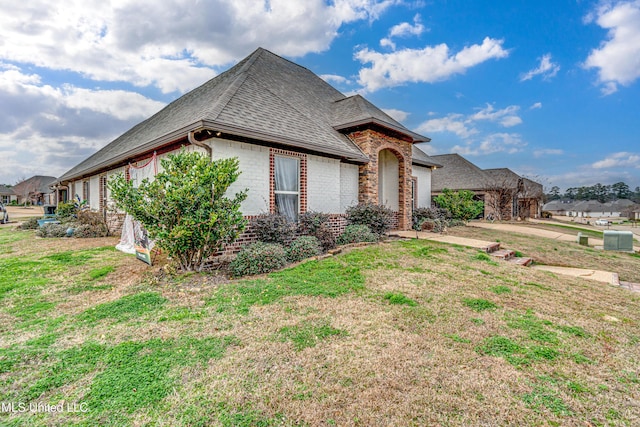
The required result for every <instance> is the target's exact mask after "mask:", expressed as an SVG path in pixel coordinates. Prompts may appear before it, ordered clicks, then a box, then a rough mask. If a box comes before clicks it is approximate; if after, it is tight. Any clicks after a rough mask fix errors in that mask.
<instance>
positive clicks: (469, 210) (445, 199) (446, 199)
mask: <svg viewBox="0 0 640 427" xmlns="http://www.w3.org/2000/svg"><path fill="white" fill-rule="evenodd" d="M474 196H475V193H474V192H473V191H469V190H460V191H452V190H450V189H448V188H445V189H444V190H442V194H440V195H438V196H436V197H434V199H433V200H434V201H435V202H436V204H437V205H438V207H440V208H443V209H447V210H448V211H449V212H450V213H451V216H452V217H453V218H455V219H461V220H463V221H469V220H470V219H473V218H475V217H477V216H478V215H480V214H481V213H482V212H483V211H484V203H483V202H482V201H481V200H474V199H473V197H474Z"/></svg>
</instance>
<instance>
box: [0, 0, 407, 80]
mask: <svg viewBox="0 0 640 427" xmlns="http://www.w3.org/2000/svg"><path fill="white" fill-rule="evenodd" d="M399 1H400V0H335V1H333V2H330V3H327V2H325V1H324V0H308V1H290V0H270V1H269V2H267V3H266V5H267V7H265V2H258V1H255V0H210V1H193V0H166V1H162V2H157V1H152V0H120V1H118V2H117V3H113V2H108V1H102V0H65V1H59V2H50V1H45V0H30V1H28V2H25V1H23V2H13V4H12V5H11V11H10V13H9V12H8V11H5V12H6V13H2V14H0V40H3V43H0V60H1V61H4V62H7V61H8V62H13V63H17V64H20V63H21V64H32V65H36V66H38V67H43V68H49V69H55V70H66V71H72V72H77V73H79V74H82V75H83V76H84V77H87V78H89V79H94V80H101V81H125V82H129V83H132V84H134V85H136V86H147V85H154V86H156V87H158V88H159V89H160V90H162V91H163V92H165V93H168V92H173V91H181V92H183V91H186V90H188V89H191V88H193V87H194V86H196V85H197V84H199V83H202V82H203V81H205V80H207V79H209V78H211V77H213V76H214V75H215V71H214V70H215V69H220V68H221V67H226V66H228V65H229V64H230V63H232V62H233V61H235V60H237V59H239V58H242V57H244V56H245V55H247V54H248V53H250V51H252V50H253V49H255V48H256V47H257V46H263V47H265V48H267V49H271V50H273V51H274V52H275V53H277V54H280V55H288V56H302V55H305V54H307V53H309V52H321V51H324V50H326V49H328V48H329V46H330V44H331V42H332V41H333V40H334V39H335V37H337V35H338V31H339V29H340V27H341V26H342V25H343V24H345V23H348V22H353V21H357V20H369V21H371V20H375V19H377V18H378V17H379V16H380V14H382V13H383V12H384V11H385V10H386V9H388V8H389V7H390V6H392V5H394V4H397V3H398V2H399ZM150 11H153V13H150ZM25 23H29V24H28V25H25Z"/></svg>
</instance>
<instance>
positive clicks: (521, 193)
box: [431, 154, 543, 220]
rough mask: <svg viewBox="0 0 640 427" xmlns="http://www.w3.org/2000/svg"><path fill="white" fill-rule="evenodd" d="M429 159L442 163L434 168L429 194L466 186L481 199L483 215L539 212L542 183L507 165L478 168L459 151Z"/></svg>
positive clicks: (526, 215) (509, 216)
mask: <svg viewBox="0 0 640 427" xmlns="http://www.w3.org/2000/svg"><path fill="white" fill-rule="evenodd" d="M431 159H432V160H433V161H435V162H436V163H439V164H441V165H442V166H443V168H442V169H440V168H438V169H437V170H434V172H433V174H432V178H431V179H432V181H431V191H432V196H434V197H435V196H438V195H440V194H442V191H443V190H444V189H445V188H448V189H450V190H453V191H459V190H469V191H473V192H474V193H475V197H476V199H478V200H482V201H483V202H484V213H483V217H485V218H486V217H489V216H493V217H494V218H496V219H504V220H511V219H514V218H518V217H519V218H529V217H534V218H537V217H539V216H540V214H541V206H542V196H543V191H542V185H541V184H538V183H537V182H534V181H531V180H529V179H527V178H523V177H521V176H519V175H518V174H516V173H514V172H513V171H511V170H510V169H507V168H500V169H486V170H483V169H480V168H479V167H478V166H476V165H475V164H473V163H471V162H470V161H469V160H467V159H465V158H464V157H462V156H461V155H459V154H441V155H436V156H431Z"/></svg>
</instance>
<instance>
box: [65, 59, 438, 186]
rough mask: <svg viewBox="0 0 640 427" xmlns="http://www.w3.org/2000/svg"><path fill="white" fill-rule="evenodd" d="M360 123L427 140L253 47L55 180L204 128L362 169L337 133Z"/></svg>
mask: <svg viewBox="0 0 640 427" xmlns="http://www.w3.org/2000/svg"><path fill="white" fill-rule="evenodd" d="M343 115H344V117H343ZM358 121H364V122H367V123H372V124H375V125H378V126H382V127H386V128H388V129H391V130H393V131H395V132H398V133H401V134H403V135H406V136H407V137H408V138H410V139H412V141H413V142H417V141H418V140H420V141H428V140H429V139H428V138H426V137H423V136H421V135H418V134H416V133H414V132H411V131H409V130H408V129H407V128H405V127H404V126H402V125H401V124H400V123H398V122H396V121H395V120H393V119H392V118H391V117H389V116H388V115H387V114H385V113H384V112H383V111H381V110H380V109H378V108H377V107H375V106H374V105H373V104H371V103H369V102H368V101H366V100H364V98H362V97H358V96H356V97H351V98H347V97H345V95H343V94H342V93H340V92H339V91H338V90H336V89H335V88H333V87H332V86H331V85H329V84H328V83H326V82H325V81H324V80H322V79H321V78H320V77H318V76H317V75H315V74H314V73H313V72H311V71H309V70H308V69H306V68H304V67H301V66H300V65H297V64H295V63H293V62H291V61H288V60H286V59H283V58H281V57H279V56H277V55H275V54H273V53H271V52H269V51H267V50H265V49H262V48H259V49H257V50H256V51H255V52H253V53H252V54H251V55H249V56H248V57H247V58H245V59H244V60H242V61H241V62H239V63H238V64H237V65H235V66H234V67H232V68H231V69H229V70H227V71H226V72H224V73H222V74H220V75H218V76H216V77H214V78H213V79H211V80H209V81H208V82H206V83H204V84H203V85H202V86H200V87H198V88H196V89H194V90H192V91H191V92H189V93H187V94H185V95H183V96H182V97H180V98H178V99H177V100H175V101H173V102H172V103H170V104H169V105H167V106H166V107H165V108H163V109H162V110H160V111H159V112H158V113H156V114H155V115H153V116H152V117H150V118H148V119H147V120H145V121H143V122H141V123H139V124H138V125H136V126H134V127H133V128H132V129H130V130H129V131H127V132H125V133H124V134H123V135H121V136H120V137H118V138H117V139H115V140H114V141H113V142H111V143H110V144H108V145H107V146H106V147H104V148H103V149H102V150H100V151H98V152H97V153H95V154H94V155H93V156H91V157H89V158H88V159H86V160H85V161H83V162H81V163H80V164H78V165H77V166H75V167H74V168H73V169H71V170H69V171H68V172H66V173H65V174H64V175H63V176H62V177H60V181H63V180H68V179H71V178H75V177H78V176H81V175H86V174H90V173H94V172H96V171H98V170H100V169H102V168H105V167H107V166H109V165H110V164H114V163H117V162H122V161H125V160H126V159H128V158H131V157H133V156H135V155H138V154H141V153H143V152H146V151H150V150H153V149H155V148H156V147H159V146H162V145H163V144H167V143H169V142H172V141H176V140H178V139H180V138H182V137H184V136H186V135H187V133H188V132H189V131H193V130H196V129H199V128H202V127H205V126H206V127H209V128H213V129H216V130H219V131H221V132H223V133H227V134H232V135H236V136H239V137H244V138H251V139H254V140H260V141H264V142H268V143H278V144H282V145H287V146H291V147H295V148H301V149H306V150H311V151H315V152H319V153H324V154H327V155H332V156H336V157H339V158H344V159H347V160H351V161H355V162H363V163H364V162H366V161H368V159H367V157H366V156H365V155H364V154H363V153H362V152H361V151H360V149H359V148H358V147H357V146H356V145H355V144H354V143H353V142H351V141H350V140H349V138H347V136H345V135H344V134H343V133H341V132H340V130H344V129H346V128H347V127H349V126H351V125H352V124H353V123H354V122H358ZM364 122H363V123H364ZM334 126H335V128H334Z"/></svg>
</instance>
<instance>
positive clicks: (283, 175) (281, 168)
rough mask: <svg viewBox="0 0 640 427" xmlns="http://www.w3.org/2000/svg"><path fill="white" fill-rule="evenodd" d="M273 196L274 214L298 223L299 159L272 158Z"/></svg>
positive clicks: (286, 157)
mask: <svg viewBox="0 0 640 427" xmlns="http://www.w3.org/2000/svg"><path fill="white" fill-rule="evenodd" d="M274 182H275V185H274V191H273V192H274V194H275V208H276V213H278V214H280V215H284V216H285V217H287V219H289V220H290V221H293V222H296V221H298V214H299V213H300V159H299V158H296V157H288V156H274Z"/></svg>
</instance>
